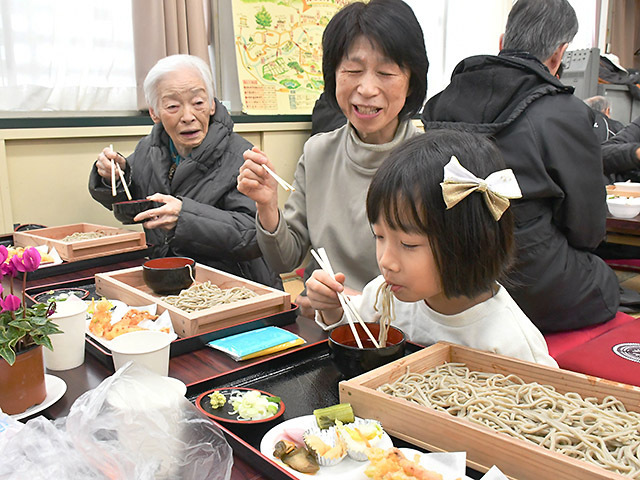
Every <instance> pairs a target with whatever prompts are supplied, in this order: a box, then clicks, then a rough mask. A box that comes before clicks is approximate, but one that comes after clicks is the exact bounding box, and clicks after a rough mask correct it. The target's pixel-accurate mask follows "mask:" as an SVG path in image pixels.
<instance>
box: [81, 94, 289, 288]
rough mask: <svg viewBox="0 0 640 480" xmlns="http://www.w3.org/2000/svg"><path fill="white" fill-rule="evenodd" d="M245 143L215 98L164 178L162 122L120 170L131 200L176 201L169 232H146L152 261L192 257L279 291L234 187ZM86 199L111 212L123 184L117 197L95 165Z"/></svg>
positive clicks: (249, 207)
mask: <svg viewBox="0 0 640 480" xmlns="http://www.w3.org/2000/svg"><path fill="white" fill-rule="evenodd" d="M251 147H252V145H251V144H250V143H249V142H248V141H247V140H245V139H244V138H242V137H241V136H240V135H238V134H237V133H234V132H233V121H232V120H231V117H230V116H229V114H228V112H227V110H226V109H225V108H224V106H223V105H222V104H220V103H219V102H218V101H217V100H216V111H215V114H214V115H213V116H212V117H211V119H210V121H209V131H208V132H207V136H206V137H205V139H204V141H203V142H202V143H201V144H200V145H199V146H198V147H197V148H195V149H193V151H192V152H191V155H189V156H188V157H187V158H185V159H183V160H182V161H181V162H180V164H179V165H178V167H177V168H176V170H175V173H174V175H173V179H172V180H171V181H170V180H169V175H168V174H169V169H170V167H171V164H172V162H173V161H172V159H171V154H170V152H169V136H168V135H167V133H166V132H165V130H164V127H163V126H162V124H160V123H158V124H156V125H154V127H153V129H152V130H151V133H150V134H149V135H147V136H146V137H144V138H143V139H142V140H140V142H139V143H138V145H137V146H136V149H135V151H134V152H133V153H132V154H131V155H130V156H129V157H128V158H127V170H126V172H125V175H126V178H127V181H128V182H129V189H130V190H131V194H132V195H133V197H134V198H145V197H146V196H147V195H151V194H153V193H156V192H158V193H164V194H167V195H173V196H174V197H177V198H179V199H180V200H182V210H181V212H180V216H179V218H178V223H177V225H176V228H175V230H173V231H171V232H168V231H166V230H164V229H145V233H146V236H147V243H149V244H151V245H153V247H154V249H153V256H154V257H163V256H169V255H177V256H187V257H191V258H193V259H194V260H196V262H199V263H202V264H205V265H209V266H211V267H213V268H217V269H220V270H224V271H225V272H229V273H232V274H234V275H239V276H241V277H244V278H248V279H250V280H253V281H256V282H258V283H262V284H264V285H269V286H274V287H277V288H282V282H281V280H280V277H279V276H278V275H277V274H275V273H273V272H272V271H271V270H270V269H269V267H268V266H267V264H266V262H265V261H264V259H263V258H262V254H261V252H260V249H259V247H258V242H257V240H256V227H255V216H256V206H255V202H254V201H253V200H251V199H249V198H248V197H246V196H245V195H243V194H241V193H240V192H239V191H238V190H237V188H236V186H237V177H238V170H239V168H240V166H241V165H242V163H243V158H242V153H243V152H244V151H245V150H247V149H248V148H251ZM89 192H90V193H91V196H92V197H93V198H94V199H96V200H97V201H99V202H100V203H102V204H103V205H104V206H105V207H107V208H109V209H111V204H112V203H114V202H118V201H123V200H126V197H125V193H124V190H123V186H122V185H118V195H117V196H116V197H113V196H112V195H111V186H110V185H108V184H107V183H105V182H104V181H103V179H102V178H101V177H100V176H99V175H98V172H97V170H96V168H95V165H94V167H93V169H92V171H91V176H90V178H89Z"/></svg>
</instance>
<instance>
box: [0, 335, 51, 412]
mask: <svg viewBox="0 0 640 480" xmlns="http://www.w3.org/2000/svg"><path fill="white" fill-rule="evenodd" d="M42 348H43V347H42V346H40V345H36V346H34V347H31V348H29V349H28V350H25V351H24V352H20V353H19V354H18V355H17V356H16V361H15V363H14V364H13V365H9V364H8V363H7V362H6V361H5V360H4V359H3V358H0V409H2V411H3V412H4V413H7V414H9V415H15V414H16V413H22V412H24V411H25V410H27V409H28V408H30V407H32V406H34V405H38V404H39V403H42V402H43V401H44V399H45V397H46V396H47V389H46V385H45V382H44V359H43V355H42Z"/></svg>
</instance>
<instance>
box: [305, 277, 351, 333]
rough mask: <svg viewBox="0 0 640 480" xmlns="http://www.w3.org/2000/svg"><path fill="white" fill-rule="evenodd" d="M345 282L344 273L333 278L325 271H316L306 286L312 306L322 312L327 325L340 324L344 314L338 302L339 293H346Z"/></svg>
mask: <svg viewBox="0 0 640 480" xmlns="http://www.w3.org/2000/svg"><path fill="white" fill-rule="evenodd" d="M344 282H345V276H344V275H343V274H342V273H337V274H336V275H335V276H331V275H329V274H328V273H327V272H325V271H324V270H314V272H313V273H312V274H311V276H310V277H309V279H308V280H307V282H306V284H305V286H306V287H307V297H308V298H309V301H310V302H311V306H312V307H313V309H314V310H318V311H321V312H322V318H323V320H324V323H325V324H327V325H332V324H334V323H336V322H338V321H339V320H340V319H341V318H342V315H343V313H344V312H343V310H342V306H341V305H340V300H338V292H343V291H344Z"/></svg>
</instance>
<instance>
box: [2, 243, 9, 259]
mask: <svg viewBox="0 0 640 480" xmlns="http://www.w3.org/2000/svg"><path fill="white" fill-rule="evenodd" d="M7 258H9V250H7V247H5V246H4V245H0V263H4V262H6V261H7Z"/></svg>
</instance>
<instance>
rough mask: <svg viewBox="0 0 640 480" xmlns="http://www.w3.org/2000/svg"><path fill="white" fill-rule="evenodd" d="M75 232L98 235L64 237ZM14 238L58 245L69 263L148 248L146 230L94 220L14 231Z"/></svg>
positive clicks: (18, 241)
mask: <svg viewBox="0 0 640 480" xmlns="http://www.w3.org/2000/svg"><path fill="white" fill-rule="evenodd" d="M73 234H76V235H78V234H95V236H96V238H89V239H82V238H80V239H71V240H68V241H65V240H63V239H65V238H66V237H68V236H70V235H73ZM98 235H99V236H98ZM13 239H14V242H15V244H16V246H18V247H37V246H39V245H47V246H48V247H49V248H55V249H56V251H57V252H58V254H59V255H60V258H62V259H63V260H66V261H67V262H74V261H77V260H85V259H88V258H97V257H103V256H107V255H114V254H119V253H124V252H132V251H136V250H143V249H146V248H147V243H146V237H145V234H144V232H136V231H133V230H126V229H124V228H116V227H107V226H103V225H95V224H92V223H75V224H71V225H61V226H58V227H48V228H40V229H38V230H29V231H26V232H14V234H13Z"/></svg>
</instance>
